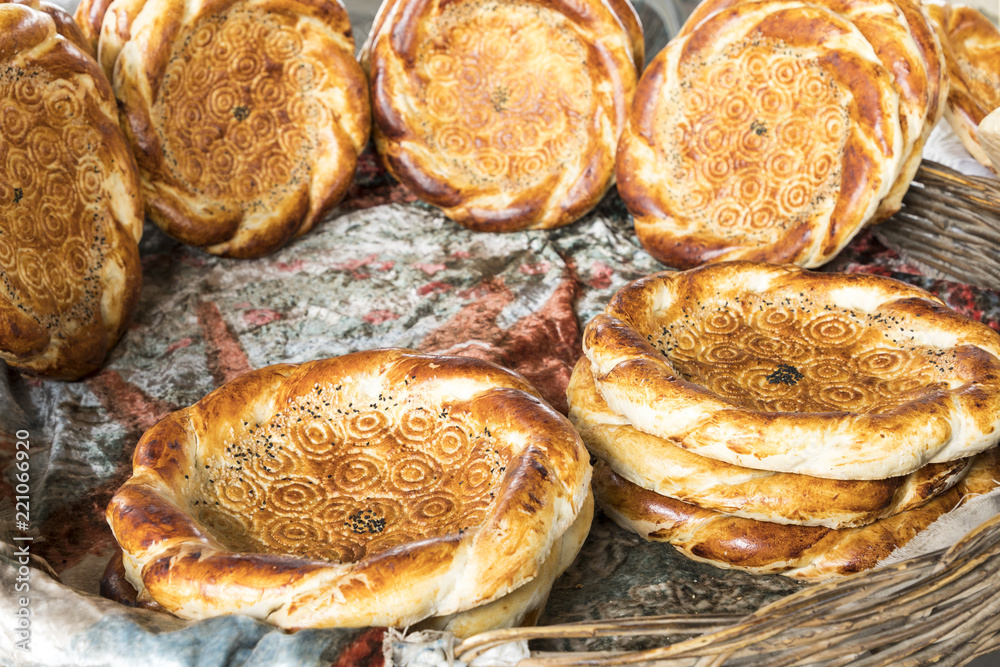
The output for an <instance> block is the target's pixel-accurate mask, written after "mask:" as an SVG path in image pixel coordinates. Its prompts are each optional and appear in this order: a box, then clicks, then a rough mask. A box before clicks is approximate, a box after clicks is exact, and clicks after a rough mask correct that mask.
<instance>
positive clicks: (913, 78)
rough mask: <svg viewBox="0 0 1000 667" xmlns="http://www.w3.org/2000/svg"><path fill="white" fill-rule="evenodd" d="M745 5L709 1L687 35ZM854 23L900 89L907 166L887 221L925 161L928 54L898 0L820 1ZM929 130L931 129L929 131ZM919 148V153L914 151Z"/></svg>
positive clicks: (882, 212) (890, 198)
mask: <svg viewBox="0 0 1000 667" xmlns="http://www.w3.org/2000/svg"><path fill="white" fill-rule="evenodd" d="M736 4H739V0H706V1H705V2H702V3H701V4H699V5H698V6H697V7H696V8H695V10H694V11H693V12H692V13H691V15H690V16H689V17H688V19H687V21H686V22H685V23H684V26H683V27H682V28H681V31H680V34H681V35H686V34H688V33H690V32H691V31H692V30H695V29H696V26H697V25H698V24H699V23H701V22H702V21H704V20H705V18H707V17H708V16H710V15H711V14H713V13H715V12H717V11H720V10H722V9H725V8H727V7H732V6H734V5H736ZM812 4H815V5H819V6H821V7H825V8H827V9H829V10H830V11H832V12H834V13H836V14H839V15H840V16H843V17H844V18H846V19H847V20H848V21H850V22H851V23H853V24H854V25H855V26H856V27H857V28H858V30H859V31H860V32H861V34H862V35H863V36H864V38H865V39H867V40H868V42H869V43H870V44H871V45H872V48H873V49H874V50H875V55H876V56H878V59H879V62H881V63H882V65H883V66H884V67H885V68H886V69H887V70H888V71H889V72H890V73H891V74H892V77H893V82H894V86H895V89H896V92H897V93H898V94H899V124H900V129H901V130H902V136H903V148H902V152H903V155H904V160H905V165H906V168H905V169H901V170H900V173H899V175H898V176H897V177H896V182H895V183H894V184H893V186H892V189H891V190H890V191H889V193H888V194H887V195H886V197H885V198H884V199H883V200H882V202H881V203H880V204H879V208H878V210H877V211H876V212H875V215H874V219H875V220H884V219H885V218H888V217H889V216H891V215H892V214H893V213H895V212H896V211H898V210H899V208H900V206H901V204H902V200H903V195H904V194H906V190H907V189H908V188H909V187H910V182H911V181H912V180H913V176H914V174H915V173H916V171H917V167H918V166H919V165H920V151H921V150H922V149H923V142H922V141H920V142H919V146H918V140H920V138H921V137H922V136H925V135H924V125H925V120H926V119H927V112H928V110H929V109H930V92H931V91H930V88H931V84H930V83H929V81H928V76H927V66H926V65H925V61H924V54H923V53H922V51H921V49H920V47H919V46H918V44H917V42H916V41H915V39H914V37H913V35H912V34H911V31H910V26H909V23H908V20H907V18H906V16H905V15H904V14H903V12H902V10H901V9H900V7H898V6H897V5H896V3H894V2H893V0H814V2H812ZM927 134H928V135H929V131H928V132H927ZM914 151H916V154H914Z"/></svg>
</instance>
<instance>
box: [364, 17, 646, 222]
mask: <svg viewBox="0 0 1000 667" xmlns="http://www.w3.org/2000/svg"><path fill="white" fill-rule="evenodd" d="M381 17H384V18H382V19H381V20H382V27H381V29H380V30H378V32H377V33H376V34H375V37H374V39H373V41H372V44H371V46H370V61H371V64H370V67H371V86H372V107H373V114H374V120H375V123H374V131H373V137H374V140H375V146H376V148H377V149H378V152H379V155H380V156H381V158H382V161H383V163H384V164H385V165H386V167H387V169H388V170H389V172H390V173H391V174H392V175H393V176H394V177H396V178H397V179H398V180H399V181H401V182H402V183H403V184H404V185H406V186H407V187H408V188H409V189H410V190H411V191H413V192H414V193H415V194H416V195H417V196H418V197H420V198H421V199H422V200H424V201H426V202H428V203H431V204H433V205H435V206H438V207H440V208H441V209H442V210H443V212H444V213H445V215H447V216H448V217H450V218H452V219H453V220H456V221H457V222H459V223H461V224H462V225H465V226H466V227H469V228H471V229H476V230H482V231H511V230H516V229H539V228H550V227H558V226H560V225H565V224H568V223H570V222H573V221H574V220H577V219H578V218H579V217H581V216H582V215H583V214H584V213H586V212H587V211H589V210H590V209H591V208H593V207H594V206H595V205H596V204H597V202H598V201H600V199H601V197H603V196H604V193H605V192H607V190H608V189H609V188H610V187H611V186H612V184H613V182H614V181H613V177H614V161H615V150H616V149H617V146H618V138H619V136H620V135H621V131H622V128H623V127H624V123H625V110H626V107H627V105H628V104H629V103H630V102H631V99H632V95H633V93H634V89H635V82H636V79H637V73H636V67H635V60H636V58H637V55H638V54H636V53H635V51H634V46H633V44H632V40H631V39H630V38H629V35H628V33H627V31H626V30H625V29H624V28H623V26H622V22H621V20H620V19H619V18H618V16H617V15H616V14H615V13H614V12H613V11H612V10H611V9H610V8H609V7H608V6H607V5H605V4H603V3H600V2H596V1H593V0H587V1H585V2H573V3H571V2H564V1H563V0H558V1H556V2H545V3H541V2H532V1H530V0H524V1H505V2H484V1H482V0H463V1H460V2H447V3H446V2H442V1H439V0H398V1H397V2H396V3H395V4H394V5H393V6H392V8H391V9H389V10H386V9H385V8H383V11H382V14H380V18H381Z"/></svg>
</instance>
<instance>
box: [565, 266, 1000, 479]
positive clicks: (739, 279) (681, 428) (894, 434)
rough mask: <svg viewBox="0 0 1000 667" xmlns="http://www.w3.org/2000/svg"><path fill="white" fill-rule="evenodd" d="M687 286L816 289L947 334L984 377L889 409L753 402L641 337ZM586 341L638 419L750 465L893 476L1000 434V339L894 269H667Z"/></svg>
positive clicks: (607, 393)
mask: <svg viewBox="0 0 1000 667" xmlns="http://www.w3.org/2000/svg"><path fill="white" fill-rule="evenodd" d="M680 290H686V292H685V293H686V294H687V295H688V296H689V297H691V298H695V299H696V298H697V296H698V294H712V295H713V297H715V296H718V295H720V294H722V293H723V292H724V291H725V292H726V293H729V294H738V293H741V292H745V291H753V292H758V293H759V292H763V291H765V290H770V291H771V292H772V293H773V292H775V291H778V290H780V291H781V292H782V293H785V294H792V295H794V294H798V293H799V292H808V293H809V294H810V296H811V297H812V298H814V299H818V298H822V299H825V300H828V301H829V302H830V303H832V304H838V303H839V304H841V305H844V306H846V307H853V308H858V309H860V310H865V311H867V312H869V313H874V312H879V313H881V314H883V315H884V316H885V318H887V321H888V320H891V319H892V318H902V319H904V320H906V321H907V322H909V323H910V324H912V325H913V326H917V325H918V324H919V326H921V327H923V328H924V329H925V330H926V331H930V332H932V333H933V335H934V336H937V337H939V338H940V342H939V343H938V344H939V346H941V344H944V345H947V346H948V347H955V346H961V347H960V350H961V351H962V352H963V358H962V359H960V361H962V362H963V366H964V368H963V369H962V372H964V373H965V374H966V375H969V374H971V375H972V377H973V378H974V380H969V381H966V382H964V383H963V384H962V385H961V386H959V387H957V388H956V389H947V390H940V391H937V392H935V393H934V394H931V395H928V396H925V397H924V398H922V399H921V400H918V401H910V402H907V403H903V404H902V405H900V406H899V407H897V408H896V409H893V410H890V411H888V412H885V413H882V414H858V413H849V412H844V413H780V412H775V413H766V412H759V411H756V410H752V409H749V408H744V407H741V406H738V405H736V404H734V403H732V402H729V401H726V400H724V399H722V398H720V397H719V396H717V395H716V394H713V393H711V392H709V391H708V390H706V389H705V388H704V387H702V386H700V385H697V384H692V383H690V382H688V381H686V380H684V379H683V378H682V377H681V376H680V375H679V374H678V373H677V372H676V370H675V369H674V368H673V366H672V365H671V364H670V362H669V360H668V359H667V358H666V357H665V356H664V355H663V354H661V353H660V352H659V351H658V350H657V349H655V348H654V347H653V346H652V345H651V344H650V343H649V342H648V341H647V339H646V336H645V335H643V334H641V333H640V331H639V329H640V328H642V329H643V330H645V329H648V327H647V326H646V324H647V323H648V322H649V321H650V318H651V317H652V314H653V313H654V312H657V311H660V310H662V309H665V308H667V307H669V306H670V304H671V303H672V302H673V299H674V298H675V295H677V294H679V292H680ZM678 298H679V297H678ZM927 335H928V336H930V334H927ZM928 340H930V338H928ZM583 348H584V353H585V354H586V356H587V358H588V359H590V361H591V362H592V364H593V370H594V375H595V379H596V381H597V386H598V389H599V391H600V393H601V396H602V397H603V398H604V400H605V401H606V402H607V404H608V406H609V407H610V408H611V409H612V410H614V411H615V412H617V413H619V414H621V415H623V416H624V417H626V418H627V419H628V421H629V422H631V424H632V425H633V426H635V427H636V428H638V429H639V430H641V431H644V432H646V433H650V434H652V435H657V436H659V437H663V438H669V439H674V440H676V441H677V442H678V444H679V445H680V446H682V447H684V448H685V449H688V450H690V451H693V452H696V453H698V454H702V455H704V456H709V457H710V458H715V459H719V460H721V461H726V462H728V463H733V464H736V465H743V466H746V467H749V468H762V469H767V470H775V471H779V472H795V473H803V474H811V475H815V476H817V477H830V478H834V479H882V478H885V477H893V476H896V475H901V474H904V473H907V472H912V471H913V470H916V469H917V468H919V467H921V466H923V465H925V464H927V463H936V462H942V461H950V460H953V459H957V458H964V457H966V456H971V455H973V454H976V453H978V452H981V451H983V450H984V449H987V448H988V447H991V446H993V445H995V444H996V443H997V441H998V439H1000V372H998V370H997V369H998V367H1000V334H998V333H997V332H996V331H994V330H993V329H991V328H990V327H988V326H986V325H985V324H982V323H980V322H975V321H973V320H970V319H968V318H965V317H963V316H961V315H959V314H958V313H956V312H955V311H953V310H951V309H949V308H948V307H947V306H945V305H944V304H943V302H942V301H941V300H940V299H937V298H936V297H934V296H932V295H930V294H928V293H927V292H925V291H924V290H921V289H919V288H917V287H913V286H911V285H907V284H906V283H903V282H901V281H897V280H893V279H891V278H885V277H882V276H876V275H869V274H837V273H814V272H810V271H806V270H804V269H800V268H799V267H795V266H778V265H771V264H757V263H752V262H723V263H720V264H711V265H707V266H703V267H700V268H697V269H691V270H688V271H683V272H662V273H657V274H653V275H651V276H648V277H646V278H641V279H639V280H636V281H634V282H632V283H630V284H628V285H626V286H625V287H623V288H622V289H621V290H619V291H618V293H617V294H616V295H615V297H614V298H613V299H612V300H611V302H610V304H609V305H608V306H607V308H606V309H605V312H604V313H603V314H600V315H598V316H596V317H595V318H594V319H593V320H591V322H589V323H588V324H587V326H586V328H585V330H584V334H583ZM876 436H878V437H876Z"/></svg>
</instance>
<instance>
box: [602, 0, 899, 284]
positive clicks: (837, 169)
mask: <svg viewBox="0 0 1000 667" xmlns="http://www.w3.org/2000/svg"><path fill="white" fill-rule="evenodd" d="M904 157H905V156H904V151H903V137H902V130H901V128H900V123H899V96H898V94H897V93H896V91H895V89H894V87H893V82H892V74H891V73H890V72H889V71H888V70H886V68H885V67H883V66H882V64H881V63H880V62H879V60H878V58H877V56H876V54H875V52H874V50H873V49H872V47H871V45H870V44H869V43H868V41H867V40H866V39H865V38H864V36H863V35H862V34H861V33H860V32H859V31H858V29H857V28H856V27H855V26H854V25H853V24H851V23H850V22H849V21H847V20H846V19H844V18H842V17H840V16H838V15H836V14H834V13H833V12H831V11H829V10H828V9H825V8H823V7H819V6H814V5H808V4H804V3H799V2H778V1H765V2H746V3H742V4H740V5H738V6H735V7H731V8H728V9H724V10H722V11H719V12H717V13H715V14H713V15H711V16H709V17H708V18H706V19H705V20H704V21H702V22H701V23H700V24H699V25H698V26H697V27H696V28H695V29H693V30H692V31H691V32H690V33H689V34H688V35H686V36H684V37H680V38H678V39H675V40H673V41H672V42H671V43H670V44H668V45H667V47H666V48H665V49H664V50H663V51H661V52H660V53H659V54H658V55H657V56H656V57H655V58H654V59H653V60H652V61H651V63H650V65H649V67H647V68H646V71H645V72H644V73H643V76H642V79H641V80H640V81H639V85H638V88H637V89H636V95H635V101H634V103H633V105H632V108H631V112H630V114H629V119H628V125H627V127H626V129H625V132H624V133H623V134H622V139H621V143H620V147H619V151H618V158H617V165H616V174H617V182H618V191H619V193H620V194H621V196H622V199H623V200H624V202H625V204H626V206H627V207H628V209H629V211H631V212H632V214H633V216H634V217H635V228H636V233H637V234H638V236H639V240H640V241H641V242H642V244H643V246H644V247H645V248H646V249H647V250H648V251H649V252H650V253H651V254H652V255H653V256H654V257H656V258H657V259H659V260H660V261H662V262H664V263H666V264H668V265H670V266H673V267H677V268H689V267H692V266H697V265H699V264H702V263H705V262H711V261H721V260H728V259H749V260H759V261H768V262H775V263H778V262H788V263H795V264H798V265H800V266H818V265H820V264H823V263H824V262H826V261H828V260H829V259H830V258H831V257H833V256H834V255H835V254H836V253H837V252H839V251H840V249H841V248H843V247H844V246H845V245H846V244H847V243H848V242H849V241H850V240H851V239H852V238H853V237H854V236H855V235H856V234H857V233H858V231H859V230H860V229H861V228H862V226H863V225H864V224H866V223H867V222H868V221H869V220H871V219H872V217H873V216H874V214H875V212H876V210H877V208H878V206H879V203H880V202H881V201H882V199H883V198H884V197H885V196H886V195H887V194H888V193H889V190H890V188H891V186H892V183H893V182H894V181H895V179H896V176H897V174H898V173H899V170H900V168H901V166H902V162H903V158H904Z"/></svg>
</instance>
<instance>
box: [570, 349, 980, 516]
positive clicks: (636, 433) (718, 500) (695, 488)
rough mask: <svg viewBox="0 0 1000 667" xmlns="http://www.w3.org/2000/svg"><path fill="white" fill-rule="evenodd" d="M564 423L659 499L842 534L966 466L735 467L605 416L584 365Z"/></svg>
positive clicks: (954, 478) (928, 495) (910, 501)
mask: <svg viewBox="0 0 1000 667" xmlns="http://www.w3.org/2000/svg"><path fill="white" fill-rule="evenodd" d="M567 396H568V397H569V403H570V414H569V417H570V420H571V421H572V422H573V424H574V425H575V426H576V427H577V429H579V431H580V435H581V436H582V437H583V442H584V444H586V445H587V449H589V450H590V452H591V453H592V454H594V455H595V456H597V457H598V458H600V459H601V460H602V461H604V462H605V463H606V464H607V465H608V466H609V467H610V468H611V469H612V470H613V471H614V472H615V473H616V474H618V475H620V476H622V477H624V478H625V479H626V480H628V481H629V482H632V483H633V484H636V485H638V486H641V487H643V488H645V489H649V490H650V491H654V492H656V493H657V494H659V495H663V496H669V497H671V498H676V499H677V500H681V501H684V502H686V503H692V504H694V505H698V506H699V507H703V508H705V509H710V510H715V511H717V512H722V513H724V514H728V515H731V516H738V517H742V518H745V519H756V520H760V521H771V522H774V523H784V524H795V525H801V526H826V527H827V528H847V527H853V526H863V525H866V524H869V523H872V522H873V521H876V520H877V519H881V518H883V517H887V516H892V515H894V514H899V513H900V512H905V511H907V510H909V509H913V508H914V507H918V506H920V505H922V504H924V503H926V502H927V501H928V500H930V499H932V498H934V497H936V496H938V495H940V494H941V493H943V492H944V491H947V490H948V489H950V488H951V487H952V486H954V485H955V484H956V483H958V481H959V480H960V479H962V477H963V476H964V475H965V473H966V472H967V471H968V468H969V465H970V464H971V459H960V460H958V461H949V462H947V463H932V464H930V465H926V466H924V467H922V468H920V469H919V470H917V471H916V472H913V473H910V474H909V475H905V476H902V477H890V478H889V479H883V480H836V479H824V478H822V477H812V476H809V475H797V474H794V473H780V472H779V473H776V472H771V471H767V470H755V469H752V468H745V467H742V466H735V465H732V464H729V463H724V462H722V461H717V460H715V459H710V458H708V457H705V456H699V455H698V454H694V453H692V452H689V451H687V450H685V449H684V448H682V447H679V446H678V445H677V444H676V443H675V442H672V441H670V440H666V439H664V438H658V437H656V436H654V435H649V434H648V433H643V432H642V431H640V430H638V429H636V428H633V427H632V426H631V425H629V424H628V422H627V421H625V420H624V418H622V417H621V416H620V415H618V414H616V413H614V412H612V411H611V409H610V408H608V406H607V404H606V403H605V402H604V399H602V398H601V396H600V394H599V393H598V391H597V386H596V385H595V384H594V376H593V373H592V372H591V370H590V361H589V360H587V359H586V358H583V359H581V360H580V362H579V363H578V364H577V365H576V367H575V368H574V369H573V376H572V378H571V379H570V383H569V388H568V390H567Z"/></svg>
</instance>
